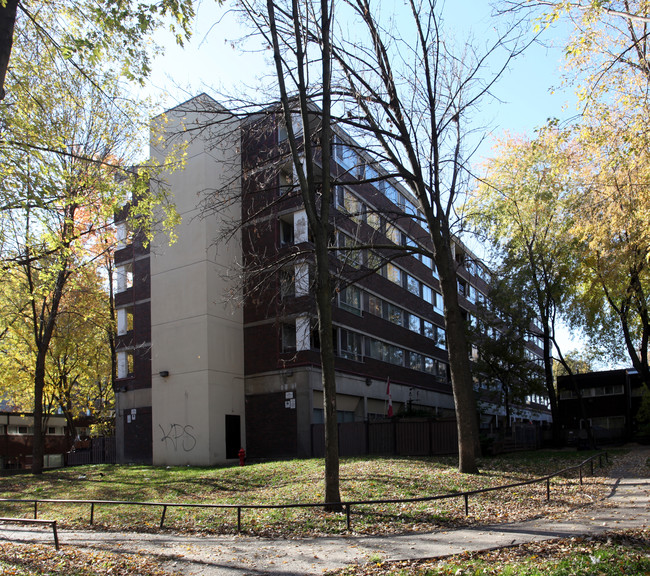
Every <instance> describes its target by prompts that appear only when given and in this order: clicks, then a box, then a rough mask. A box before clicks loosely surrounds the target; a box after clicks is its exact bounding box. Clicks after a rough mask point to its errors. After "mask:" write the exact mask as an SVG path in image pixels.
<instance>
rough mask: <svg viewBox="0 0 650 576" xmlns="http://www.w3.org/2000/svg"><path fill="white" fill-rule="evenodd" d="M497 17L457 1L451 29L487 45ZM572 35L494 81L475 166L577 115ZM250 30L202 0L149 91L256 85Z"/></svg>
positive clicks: (167, 102)
mask: <svg viewBox="0 0 650 576" xmlns="http://www.w3.org/2000/svg"><path fill="white" fill-rule="evenodd" d="M391 3H394V4H391ZM380 5H381V9H382V11H384V12H386V11H387V10H389V9H391V7H393V6H394V8H393V9H394V10H396V11H399V10H404V3H403V1H402V0H382V2H381V4H380ZM490 16H491V14H490V8H489V5H488V2H487V0H455V1H454V0H450V1H449V2H447V4H446V5H445V8H444V14H443V18H444V24H445V30H446V31H447V32H446V33H447V34H448V36H449V38H450V39H451V40H452V41H455V42H456V43H459V44H461V43H464V41H465V39H466V38H468V37H469V36H471V37H472V40H473V42H474V43H475V44H478V45H479V46H481V45H483V44H485V43H486V42H489V38H490V37H491V35H492V34H494V28H495V26H496V24H495V21H494V20H493V19H491V18H490ZM532 27H533V24H532V23H531V24H530V29H531V30H532ZM568 34H569V32H568V30H566V29H564V30H563V29H561V28H555V29H552V30H549V31H547V33H546V34H545V35H544V36H543V40H544V45H542V44H534V45H531V46H530V47H529V48H527V50H526V51H525V52H524V54H523V55H522V56H520V57H519V58H518V59H516V60H515V61H514V62H513V63H512V64H511V65H510V67H509V68H508V70H506V71H505V73H504V74H503V76H502V77H501V79H500V80H499V82H498V83H497V84H496V86H495V87H494V91H493V93H494V96H495V98H493V99H490V100H486V101H485V105H484V106H483V107H482V108H481V110H480V112H479V113H478V114H477V116H476V117H475V127H476V128H479V127H480V128H484V127H487V130H485V131H483V130H480V131H479V133H481V134H485V139H484V141H483V143H482V144H481V146H480V148H479V150H478V152H477V154H476V155H475V157H474V159H473V160H474V162H475V163H476V164H480V163H482V162H483V161H484V160H485V159H486V158H489V157H490V155H491V154H492V144H493V142H494V138H498V137H500V136H502V135H503V134H504V132H506V131H507V132H510V133H513V134H525V135H527V136H529V137H533V136H534V130H535V128H537V127H539V126H542V125H544V124H545V123H546V121H547V119H548V118H559V119H560V120H563V119H568V118H570V117H572V116H573V115H575V113H576V112H575V99H574V98H573V95H572V92H571V89H562V88H559V89H555V90H553V88H557V87H559V86H560V85H561V72H560V70H561V67H562V63H563V53H562V46H563V43H564V39H565V38H566V37H567V36H568ZM244 35H245V31H244V30H243V28H242V26H241V25H240V23H239V22H238V21H237V18H236V16H235V15H234V14H232V13H230V12H228V11H227V10H226V9H225V8H223V7H220V6H218V5H217V4H216V2H213V1H212V0H209V1H206V0H203V2H202V3H201V4H199V6H198V9H197V18H196V22H195V26H194V32H193V36H192V39H191V41H190V42H189V43H187V44H186V46H185V47H184V48H179V47H178V46H176V45H175V44H174V41H173V38H172V36H171V35H170V34H166V33H160V34H158V36H157V37H156V42H157V43H158V44H161V45H163V46H165V55H164V56H163V57H159V58H158V59H157V60H155V61H154V66H153V73H152V76H151V83H150V85H149V86H148V89H147V91H148V94H150V95H151V96H153V97H154V98H156V99H162V103H163V106H164V107H165V108H168V107H171V106H173V105H175V104H178V103H180V102H183V101H184V100H186V99H188V98H191V97H193V96H195V95H197V94H199V93H201V92H206V93H208V94H210V95H213V96H214V97H216V98H217V99H218V96H217V95H218V94H219V93H221V92H227V93H232V92H233V91H235V90H241V91H243V92H245V93H246V92H249V91H251V90H255V86H258V85H259V84H260V77H261V76H262V75H264V74H265V73H268V70H269V65H270V63H269V61H268V53H267V54H259V53H250V52H246V51H244V50H243V49H242V45H241V42H240V40H241V38H242V37H243V36H244ZM561 341H562V346H563V349H564V350H565V351H566V350H569V349H571V348H578V347H580V342H579V340H578V339H576V338H573V337H572V336H571V335H570V334H569V332H568V330H566V329H564V330H562V335H561Z"/></svg>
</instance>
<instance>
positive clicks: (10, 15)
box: [0, 0, 18, 100]
mask: <svg viewBox="0 0 650 576" xmlns="http://www.w3.org/2000/svg"><path fill="white" fill-rule="evenodd" d="M6 1H7V4H6V5H5V6H3V5H2V2H0V100H4V97H5V78H6V77H7V69H8V68H9V59H10V58H11V47H12V46H13V43H14V24H15V23H16V11H17V9H18V0H6Z"/></svg>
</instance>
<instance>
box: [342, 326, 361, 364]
mask: <svg viewBox="0 0 650 576" xmlns="http://www.w3.org/2000/svg"><path fill="white" fill-rule="evenodd" d="M340 334H341V346H340V351H341V356H342V357H343V358H347V359H348V360H356V361H357V362H361V361H362V360H363V336H362V335H361V334H358V333H357V332H351V331H350V330H344V329H341V330H340Z"/></svg>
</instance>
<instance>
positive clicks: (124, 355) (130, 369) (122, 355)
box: [117, 350, 135, 378]
mask: <svg viewBox="0 0 650 576" xmlns="http://www.w3.org/2000/svg"><path fill="white" fill-rule="evenodd" d="M134 365H135V356H134V353H133V350H120V351H119V352H118V353H117V377H118V378H129V377H131V376H133V373H134Z"/></svg>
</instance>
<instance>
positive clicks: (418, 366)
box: [409, 352, 423, 372]
mask: <svg viewBox="0 0 650 576" xmlns="http://www.w3.org/2000/svg"><path fill="white" fill-rule="evenodd" d="M422 362H423V356H422V354H417V353H415V352H409V368H410V369H411V370H418V371H419V372H422Z"/></svg>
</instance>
